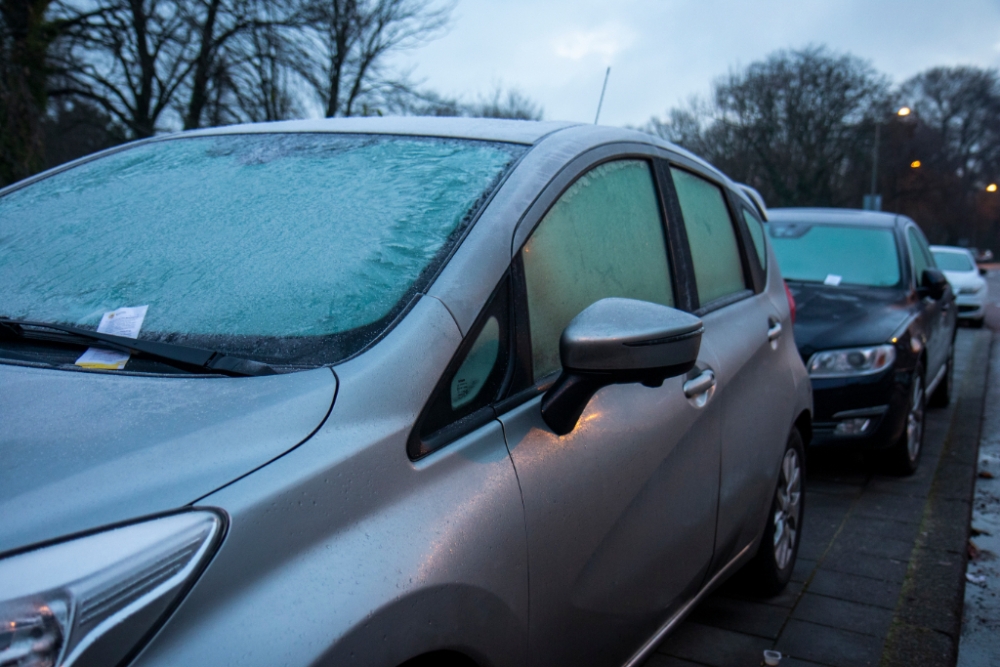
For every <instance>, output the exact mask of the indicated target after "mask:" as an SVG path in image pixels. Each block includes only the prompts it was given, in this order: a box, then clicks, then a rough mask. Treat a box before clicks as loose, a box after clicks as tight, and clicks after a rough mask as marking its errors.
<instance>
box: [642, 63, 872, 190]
mask: <svg viewBox="0 0 1000 667" xmlns="http://www.w3.org/2000/svg"><path fill="white" fill-rule="evenodd" d="M888 105H889V83H888V81H887V80H886V78H885V77H884V76H882V75H880V74H878V73H877V72H875V70H874V69H873V68H872V67H871V66H870V65H869V64H868V63H866V62H865V61H862V60H860V59H858V58H855V57H853V56H848V55H836V54H832V53H830V52H829V51H827V50H826V49H825V48H822V47H809V48H806V49H803V50H800V51H780V52H777V53H775V54H772V55H771V56H769V57H768V58H766V59H765V60H764V61H761V62H757V63H753V64H751V65H750V66H749V67H747V68H746V69H745V70H743V71H739V72H733V73H730V74H729V75H728V76H727V77H724V78H723V79H721V80H719V81H718V82H716V84H715V86H714V90H713V95H712V97H711V99H710V100H709V101H707V102H697V101H696V102H694V103H691V104H689V105H688V107H687V108H682V109H678V110H674V111H673V112H671V113H670V115H669V116H668V118H667V119H666V120H660V119H655V118H654V119H653V120H652V121H651V122H650V124H649V125H648V126H647V129H649V130H650V131H652V132H655V133H658V134H661V135H662V136H665V137H666V138H668V139H670V140H673V141H677V142H678V143H680V144H681V145H684V146H685V147H686V148H689V149H691V150H692V151H694V152H696V153H699V154H701V155H703V156H704V157H706V158H707V159H708V160H710V161H712V162H714V163H715V164H716V165H717V166H719V167H720V168H721V169H722V170H723V171H726V172H727V173H729V174H730V175H732V176H733V177H735V178H737V179H740V180H743V181H745V182H747V183H749V184H750V185H753V186H754V187H755V188H757V189H758V190H759V191H761V193H762V194H763V195H764V197H765V199H767V200H768V202H769V203H772V204H774V205H802V204H807V205H835V206H848V205H855V206H856V205H857V203H858V202H860V198H861V193H862V192H864V188H865V184H866V183H867V181H866V179H865V177H864V174H865V173H866V167H867V168H869V169H870V155H871V147H872V142H873V133H874V121H875V119H877V118H882V117H883V116H884V115H885V113H886V109H887V108H888ZM868 173H870V172H868Z"/></svg>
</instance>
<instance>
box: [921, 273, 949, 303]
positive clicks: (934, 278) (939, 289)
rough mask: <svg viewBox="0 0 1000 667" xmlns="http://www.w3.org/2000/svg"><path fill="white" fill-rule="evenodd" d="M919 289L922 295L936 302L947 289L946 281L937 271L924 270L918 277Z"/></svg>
mask: <svg viewBox="0 0 1000 667" xmlns="http://www.w3.org/2000/svg"><path fill="white" fill-rule="evenodd" d="M920 288H921V290H922V291H923V293H924V294H926V295H927V296H929V297H930V298H932V299H934V300H935V301H937V300H938V299H940V298H941V297H943V296H944V292H945V290H946V289H948V279H947V278H945V277H944V274H943V273H941V272H940V271H939V270H937V269H924V274H923V275H922V276H921V277H920Z"/></svg>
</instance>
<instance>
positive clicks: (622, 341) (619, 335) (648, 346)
mask: <svg viewBox="0 0 1000 667" xmlns="http://www.w3.org/2000/svg"><path fill="white" fill-rule="evenodd" d="M703 331H704V327H702V324H701V320H700V319H698V318H697V317H695V316H694V315H690V314H688V313H684V312H681V311H679V310H676V309H674V308H669V307H667V306H661V305H659V304H655V303H650V302H648V301H638V300H636V299H620V298H610V299H601V300H600V301H597V302H596V303H594V304H592V305H590V306H588V307H587V308H586V309H585V310H584V311H583V312H582V313H580V314H579V315H577V316H576V317H574V318H573V320H572V321H571V322H570V323H569V325H568V326H567V327H566V329H565V331H563V333H562V337H561V338H560V339H559V357H560V359H561V361H562V367H563V371H562V374H561V375H560V376H559V379H558V380H556V382H555V384H554V385H552V387H550V388H549V390H548V391H547V392H545V396H543V397H542V419H544V420H545V423H546V424H548V426H549V428H551V429H552V430H553V431H555V432H556V434H558V435H566V434H567V433H569V432H570V431H572V430H573V429H574V428H576V423H577V421H579V419H580V415H581V414H583V410H584V408H586V407H587V403H589V402H590V399H591V398H592V397H593V396H594V394H595V393H597V390H598V389H600V388H601V387H606V386H608V385H611V384H627V383H632V382H641V383H642V384H644V385H647V386H649V387H658V386H660V385H661V384H663V381H664V380H666V379H667V378H671V377H675V376H678V375H683V374H684V373H687V372H688V371H689V370H691V369H692V368H694V364H695V361H697V359H698V350H699V349H700V348H701V334H702V332H703Z"/></svg>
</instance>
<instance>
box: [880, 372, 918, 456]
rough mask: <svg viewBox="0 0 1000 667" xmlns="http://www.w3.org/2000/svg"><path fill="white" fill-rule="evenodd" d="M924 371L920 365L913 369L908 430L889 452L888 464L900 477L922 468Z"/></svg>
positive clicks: (907, 413)
mask: <svg viewBox="0 0 1000 667" xmlns="http://www.w3.org/2000/svg"><path fill="white" fill-rule="evenodd" d="M925 404H926V396H925V394H924V369H923V367H922V366H920V365H918V366H917V367H916V368H914V369H913V380H912V381H911V382H910V397H909V401H907V406H906V430H905V431H904V432H903V434H902V435H900V436H899V440H897V441H896V442H895V444H893V446H892V447H891V448H890V449H889V450H888V452H886V453H887V455H888V459H889V460H888V463H889V465H890V467H891V468H892V469H893V470H895V472H896V473H897V474H899V475H903V476H908V475H912V474H913V473H915V472H916V471H917V468H918V467H919V466H920V454H921V453H923V449H924V409H925Z"/></svg>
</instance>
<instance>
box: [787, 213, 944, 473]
mask: <svg viewBox="0 0 1000 667" xmlns="http://www.w3.org/2000/svg"><path fill="white" fill-rule="evenodd" d="M768 219H769V223H768V231H769V236H770V238H771V243H772V245H773V246H774V251H775V253H776V254H777V256H778V261H779V263H780V264H781V271H782V275H783V276H784V279H785V281H786V282H787V283H788V286H789V288H790V289H791V291H792V294H793V295H794V297H795V304H796V320H795V341H796V343H797V344H798V347H799V351H800V352H801V354H802V359H803V360H804V361H805V362H806V368H807V370H808V372H809V376H810V378H811V379H812V385H813V400H814V403H815V421H814V424H813V440H812V444H813V446H815V447H853V448H858V449H863V450H867V451H878V452H880V453H881V454H882V455H884V456H885V457H886V458H887V459H888V460H889V462H890V463H891V465H892V466H894V467H895V468H896V469H897V470H898V471H899V472H900V473H902V474H912V473H913V472H914V471H916V469H917V466H918V465H919V463H920V453H921V450H922V444H923V433H924V428H923V422H924V409H925V406H926V405H931V406H934V405H946V404H947V403H948V400H949V395H950V392H951V383H952V366H953V359H954V340H955V320H956V312H957V308H956V307H955V296H954V294H953V293H952V291H951V289H950V287H949V286H948V281H947V280H946V279H945V276H944V274H942V273H941V271H940V270H939V269H938V268H937V265H936V263H935V259H934V255H933V254H932V252H931V249H930V247H929V246H928V244H927V240H926V238H925V237H924V234H923V232H922V231H921V230H920V228H919V227H918V226H917V225H916V224H915V223H914V222H913V221H912V220H910V219H909V218H907V217H906V216H902V215H896V214H892V213H877V212H870V211H854V210H847V209H823V208H816V209H807V208H799V209H796V208H787V209H780V208H772V209H769V210H768Z"/></svg>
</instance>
